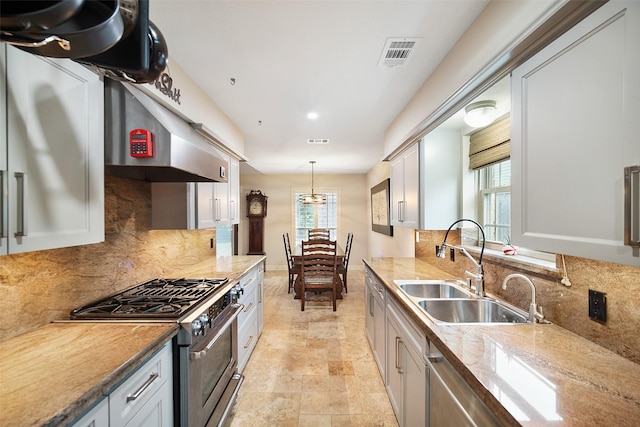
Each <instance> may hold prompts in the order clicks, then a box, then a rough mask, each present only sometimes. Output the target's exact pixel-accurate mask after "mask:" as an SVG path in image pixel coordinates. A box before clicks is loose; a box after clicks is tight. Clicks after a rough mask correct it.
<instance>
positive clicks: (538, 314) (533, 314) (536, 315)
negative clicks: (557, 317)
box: [502, 273, 544, 323]
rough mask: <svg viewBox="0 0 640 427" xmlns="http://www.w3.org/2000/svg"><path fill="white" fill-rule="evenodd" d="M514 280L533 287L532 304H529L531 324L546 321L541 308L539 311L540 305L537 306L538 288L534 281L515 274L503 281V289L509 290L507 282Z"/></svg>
mask: <svg viewBox="0 0 640 427" xmlns="http://www.w3.org/2000/svg"><path fill="white" fill-rule="evenodd" d="M513 278H519V279H522V280H524V281H525V282H527V283H528V284H529V286H531V304H529V322H530V323H536V322H539V321H540V320H542V319H544V316H543V315H542V307H540V310H538V305H537V304H536V287H535V286H534V284H533V281H532V280H531V279H529V278H528V277H527V276H525V275H524V274H520V273H514V274H510V275H508V276H507V277H505V278H504V280H503V281H502V289H507V282H508V281H509V280H511V279H513Z"/></svg>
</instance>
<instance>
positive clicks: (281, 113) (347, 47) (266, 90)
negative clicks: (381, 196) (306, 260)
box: [150, 0, 488, 174]
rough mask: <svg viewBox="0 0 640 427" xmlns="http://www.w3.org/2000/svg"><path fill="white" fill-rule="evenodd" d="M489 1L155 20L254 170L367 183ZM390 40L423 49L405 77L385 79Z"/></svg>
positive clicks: (180, 12)
mask: <svg viewBox="0 0 640 427" xmlns="http://www.w3.org/2000/svg"><path fill="white" fill-rule="evenodd" d="M487 1H488V0H456V1H450V0H440V1H438V0H417V1H389V0H387V1H383V0H376V1H371V0H370V1H341V0H335V1H311V0H299V1H283V0H281V1H272V0H264V1H240V0H235V1H228V0H225V1H220V0H181V1H175V0H151V2H150V19H151V21H153V22H154V23H155V24H156V25H157V27H158V28H159V29H160V31H161V32H162V34H163V35H164V37H165V39H166V41H167V44H168V45H169V58H170V59H169V60H170V63H171V61H176V62H177V63H178V64H180V66H181V67H182V68H183V69H184V70H185V71H186V72H187V73H188V74H189V76H190V77H191V78H192V79H193V80H194V81H195V82H196V84H198V85H199V86H200V87H201V88H202V89H203V90H204V92H206V93H207V94H208V95H209V97H210V98H211V99H212V100H213V102H214V103H216V104H217V105H218V106H219V107H220V108H221V109H222V110H223V111H224V112H225V113H226V114H227V115H228V116H229V118H230V119H231V120H232V121H233V122H234V123H235V124H236V125H237V126H238V127H239V128H240V130H241V131H242V132H243V134H244V138H245V153H244V154H245V155H246V156H247V157H248V159H249V165H250V166H252V167H253V168H255V169H256V170H258V171H259V172H262V173H309V172H310V165H309V160H316V161H317V163H316V165H315V172H316V173H319V174H323V173H333V174H337V173H340V174H345V173H366V172H367V171H369V170H370V169H371V167H373V166H374V165H375V164H376V163H378V162H379V161H381V160H382V156H383V137H384V131H385V129H386V128H387V127H388V126H389V124H390V123H391V122H392V121H393V119H394V118H395V117H396V116H397V115H398V113H399V112H400V111H401V110H402V109H403V107H404V106H405V105H406V104H407V103H408V102H409V100H410V99H411V98H412V96H413V95H414V94H415V93H416V92H417V90H418V89H419V88H420V86H422V84H423V82H424V81H425V79H426V78H427V77H428V76H429V74H430V73H431V72H432V71H433V70H434V68H435V67H436V66H437V65H438V63H439V62H440V61H441V60H442V59H443V57H444V56H445V55H446V53H447V52H448V51H449V50H450V49H451V48H452V47H453V45H454V44H455V42H456V41H457V40H458V38H459V37H460V36H461V35H462V33H464V31H465V30H466V29H467V27H468V26H469V25H470V24H471V23H472V22H473V20H474V19H475V18H476V17H477V16H478V14H479V13H480V12H481V11H482V9H483V8H484V6H485V5H486V3H487ZM390 37H410V38H414V37H419V38H421V40H420V42H419V43H418V44H417V46H416V48H415V49H414V51H413V52H412V54H411V56H410V58H409V60H408V61H407V63H406V65H405V66H403V67H395V68H391V69H389V68H384V67H378V61H379V58H380V55H381V53H382V50H383V47H384V45H385V42H386V40H387V38H390ZM231 78H234V79H235V81H236V83H235V85H231V84H230V80H231ZM310 111H315V112H317V113H318V115H319V117H318V119H316V120H309V119H308V118H307V117H306V115H307V113H308V112H310ZM259 121H261V122H262V124H261V125H259V124H258V122H259ZM309 138H329V139H330V141H331V143H330V144H328V145H309V144H307V139H309Z"/></svg>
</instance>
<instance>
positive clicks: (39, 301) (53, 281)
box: [0, 176, 216, 341]
mask: <svg viewBox="0 0 640 427" xmlns="http://www.w3.org/2000/svg"><path fill="white" fill-rule="evenodd" d="M150 228H151V185H150V184H149V183H147V182H144V181H136V180H129V179H123V178H116V177H111V176H106V177H105V241H104V242H103V243H98V244H94V245H85V246H75V247H70V248H62V249H54V250H47V251H38V252H29V253H24V254H17V255H7V256H3V257H0V293H1V294H2V298H3V309H2V310H0V341H4V340H6V339H9V338H11V337H13V336H15V335H19V334H21V333H24V332H28V331H30V330H32V329H35V328H37V327H38V326H40V325H43V324H46V323H48V322H51V321H52V320H59V319H65V318H68V317H69V312H70V311H71V310H72V309H73V308H75V307H78V306H81V305H83V304H87V303H89V302H91V301H93V300H95V299H98V298H102V297H104V296H107V295H110V294H112V293H115V292H118V291H120V290H122V289H125V288H128V287H130V286H133V285H135V284H137V283H140V282H143V281H145V280H148V279H152V278H154V277H167V276H168V275H170V274H171V273H172V272H173V271H176V270H180V269H182V268H184V267H186V266H188V265H190V264H195V263H198V262H201V261H204V260H206V259H207V258H210V257H214V256H215V237H216V233H215V229H210V230H151V229H150ZM211 239H213V242H214V248H213V249H212V248H211V243H210V242H211Z"/></svg>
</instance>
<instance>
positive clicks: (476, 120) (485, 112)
mask: <svg viewBox="0 0 640 427" xmlns="http://www.w3.org/2000/svg"><path fill="white" fill-rule="evenodd" d="M464 112H465V115H464V122H465V123H466V124H468V125H469V126H471V127H474V128H479V127H483V126H487V125H488V124H491V123H493V121H494V120H495V119H496V117H498V109H497V108H496V101H491V100H487V101H478V102H474V103H472V104H469V105H467V106H466V107H464Z"/></svg>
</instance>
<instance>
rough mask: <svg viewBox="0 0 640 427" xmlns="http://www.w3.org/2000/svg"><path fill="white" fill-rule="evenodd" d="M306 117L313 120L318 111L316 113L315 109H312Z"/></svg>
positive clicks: (316, 116)
mask: <svg viewBox="0 0 640 427" xmlns="http://www.w3.org/2000/svg"><path fill="white" fill-rule="evenodd" d="M307 118H308V119H311V120H315V119H317V118H318V113H316V112H315V111H312V112H310V113H308V114H307Z"/></svg>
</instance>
